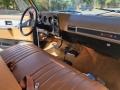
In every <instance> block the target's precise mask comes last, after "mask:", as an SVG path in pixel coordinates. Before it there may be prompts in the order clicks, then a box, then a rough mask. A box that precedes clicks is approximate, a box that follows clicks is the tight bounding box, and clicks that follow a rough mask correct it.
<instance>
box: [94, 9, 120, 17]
mask: <svg viewBox="0 0 120 90" xmlns="http://www.w3.org/2000/svg"><path fill="white" fill-rule="evenodd" d="M96 9H98V10H104V11H106V12H103V13H100V14H97V15H102V14H107V13H110V12H114V13H120V10H112V9H105V8H96Z"/></svg>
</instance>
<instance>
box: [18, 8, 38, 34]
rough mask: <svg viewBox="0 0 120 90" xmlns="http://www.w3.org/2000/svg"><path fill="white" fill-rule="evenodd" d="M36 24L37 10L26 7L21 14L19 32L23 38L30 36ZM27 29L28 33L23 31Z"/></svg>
mask: <svg viewBox="0 0 120 90" xmlns="http://www.w3.org/2000/svg"><path fill="white" fill-rule="evenodd" d="M24 19H25V20H24ZM26 19H28V20H26ZM36 23H37V10H36V9H35V8H34V7H28V8H27V9H26V10H25V11H24V13H23V14H22V17H21V20H20V32H21V33H22V35H24V36H28V35H30V34H31V33H32V32H33V29H34V28H35V26H36ZM27 27H29V28H30V31H29V32H28V31H27V32H26V31H25V30H26V29H25V28H27Z"/></svg>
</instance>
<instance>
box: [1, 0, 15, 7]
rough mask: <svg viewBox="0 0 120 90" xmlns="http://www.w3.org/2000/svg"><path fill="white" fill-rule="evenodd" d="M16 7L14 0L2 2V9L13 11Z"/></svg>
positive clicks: (2, 0) (3, 0)
mask: <svg viewBox="0 0 120 90" xmlns="http://www.w3.org/2000/svg"><path fill="white" fill-rule="evenodd" d="M14 6H15V1H14V0H0V8H6V9H11V8H13V7H14Z"/></svg>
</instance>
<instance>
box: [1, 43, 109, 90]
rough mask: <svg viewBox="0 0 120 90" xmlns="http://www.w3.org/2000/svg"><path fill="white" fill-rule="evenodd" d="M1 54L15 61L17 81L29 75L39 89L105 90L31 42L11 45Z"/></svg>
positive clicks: (10, 60)
mask: <svg viewBox="0 0 120 90" xmlns="http://www.w3.org/2000/svg"><path fill="white" fill-rule="evenodd" d="M1 56H2V57H3V59H4V61H5V62H6V63H9V62H14V63H15V67H16V68H15V69H14V70H13V74H14V76H15V78H16V79H17V81H18V82H19V81H21V79H23V78H24V77H25V76H26V75H30V76H31V77H32V78H33V80H34V82H35V83H39V84H40V87H39V90H107V88H106V87H105V86H103V85H102V84H100V83H98V82H96V81H93V80H90V79H89V78H88V77H87V76H85V75H84V74H83V73H81V72H79V71H77V70H75V69H74V68H72V67H70V66H68V65H67V64H65V63H63V62H61V60H58V59H57V58H55V57H53V56H51V55H50V54H48V53H46V52H45V51H43V50H41V49H40V48H38V47H36V46H34V45H32V44H25V45H16V46H13V47H11V48H9V49H7V50H5V51H3V52H2V53H1Z"/></svg>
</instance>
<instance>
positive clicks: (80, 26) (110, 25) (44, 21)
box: [39, 12, 120, 57]
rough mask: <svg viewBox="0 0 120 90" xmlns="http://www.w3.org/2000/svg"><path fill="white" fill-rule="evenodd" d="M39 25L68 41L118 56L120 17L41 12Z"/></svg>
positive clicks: (119, 53) (119, 48)
mask: <svg viewBox="0 0 120 90" xmlns="http://www.w3.org/2000/svg"><path fill="white" fill-rule="evenodd" d="M39 23H40V25H41V26H40V25H39V26H40V27H41V28H43V29H45V30H47V31H49V32H52V34H54V35H58V36H60V37H62V39H63V40H67V41H69V42H70V43H80V44H83V45H86V46H88V47H91V48H93V49H95V50H97V51H99V52H102V53H105V54H108V55H110V56H115V57H119V56H120V51H119V50H120V18H118V17H106V16H85V15H73V14H69V13H59V12H57V13H56V12H55V13H54V12H41V13H40V14H39Z"/></svg>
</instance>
